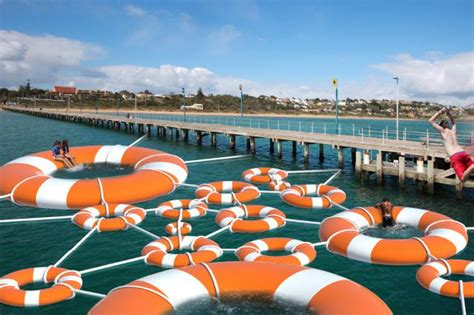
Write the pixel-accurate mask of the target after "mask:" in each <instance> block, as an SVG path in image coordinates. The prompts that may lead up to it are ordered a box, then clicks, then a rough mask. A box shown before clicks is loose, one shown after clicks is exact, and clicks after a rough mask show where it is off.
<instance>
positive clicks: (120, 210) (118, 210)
mask: <svg viewBox="0 0 474 315" xmlns="http://www.w3.org/2000/svg"><path fill="white" fill-rule="evenodd" d="M127 207H128V205H126V204H123V203H121V204H119V205H117V206H116V207H115V211H114V213H115V215H116V216H119V215H122V214H123V212H124V210H125V209H126V208H127Z"/></svg>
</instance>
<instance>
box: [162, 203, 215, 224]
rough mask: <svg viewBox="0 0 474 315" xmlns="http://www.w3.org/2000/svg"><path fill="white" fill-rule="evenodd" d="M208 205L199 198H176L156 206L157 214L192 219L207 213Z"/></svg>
mask: <svg viewBox="0 0 474 315" xmlns="http://www.w3.org/2000/svg"><path fill="white" fill-rule="evenodd" d="M206 211H207V205H206V204H205V203H204V202H202V201H199V200H197V199H193V200H191V199H176V200H170V201H166V202H163V203H162V204H160V205H159V206H158V208H156V211H155V212H156V214H157V215H159V216H162V217H165V218H168V219H176V220H177V219H179V216H180V212H182V219H191V218H196V217H202V216H205V215H206Z"/></svg>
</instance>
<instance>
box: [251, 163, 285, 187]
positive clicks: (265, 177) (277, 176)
mask: <svg viewBox="0 0 474 315" xmlns="http://www.w3.org/2000/svg"><path fill="white" fill-rule="evenodd" d="M287 177H288V173H287V172H285V171H284V170H280V169H278V168H271V167H259V168H251V169H248V170H246V171H244V172H243V173H242V178H243V179H245V180H246V181H248V182H251V183H254V184H267V183H269V182H271V181H282V180H284V179H285V178H287Z"/></svg>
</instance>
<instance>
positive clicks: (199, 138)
mask: <svg viewBox="0 0 474 315" xmlns="http://www.w3.org/2000/svg"><path fill="white" fill-rule="evenodd" d="M195 132H196V143H197V144H202V132H201V131H199V130H196V131H195Z"/></svg>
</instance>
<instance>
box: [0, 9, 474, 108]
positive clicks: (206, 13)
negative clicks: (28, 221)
mask: <svg viewBox="0 0 474 315" xmlns="http://www.w3.org/2000/svg"><path fill="white" fill-rule="evenodd" d="M473 21H474V2H473V1H464V0H452V1H448V0H432V1H423V0H422V1H414V0H413V1H409V0H399V1H376V0H364V1H363V0H354V1H347V0H346V1H329V0H326V1H298V0H297V1H269V0H268V1H251V0H245V1H244V0H240V1H31V0H17V1H9V0H0V30H1V31H2V32H1V33H0V85H2V86H8V87H13V86H18V84H21V83H22V82H24V81H25V80H26V78H31V79H32V83H33V84H36V85H38V86H43V87H49V86H51V85H53V84H63V85H76V86H78V87H84V88H86V87H87V88H100V89H112V90H120V89H122V88H123V89H129V90H132V91H139V90H143V89H145V88H148V89H150V90H152V91H153V92H155V93H163V92H168V91H173V90H179V89H180V87H181V86H185V87H187V88H188V89H189V90H193V89H197V87H199V86H202V87H203V90H204V92H205V93H206V92H207V93H231V94H237V93H238V89H237V87H238V84H239V83H243V84H244V89H245V90H246V91H247V92H248V93H250V94H255V95H259V94H274V95H278V96H295V97H331V95H332V94H333V91H332V88H331V85H330V81H331V79H332V78H333V77H337V78H338V80H339V82H340V90H341V91H340V93H341V96H342V97H353V98H359V97H364V98H393V97H394V80H393V79H392V76H393V75H398V76H399V77H400V87H401V95H402V97H404V98H407V99H422V100H432V101H439V102H444V103H449V104H454V105H463V104H469V103H472V102H474V95H473V94H474V92H473V91H474V54H473V50H474V49H473V46H474V24H473V23H474V22H473Z"/></svg>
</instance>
